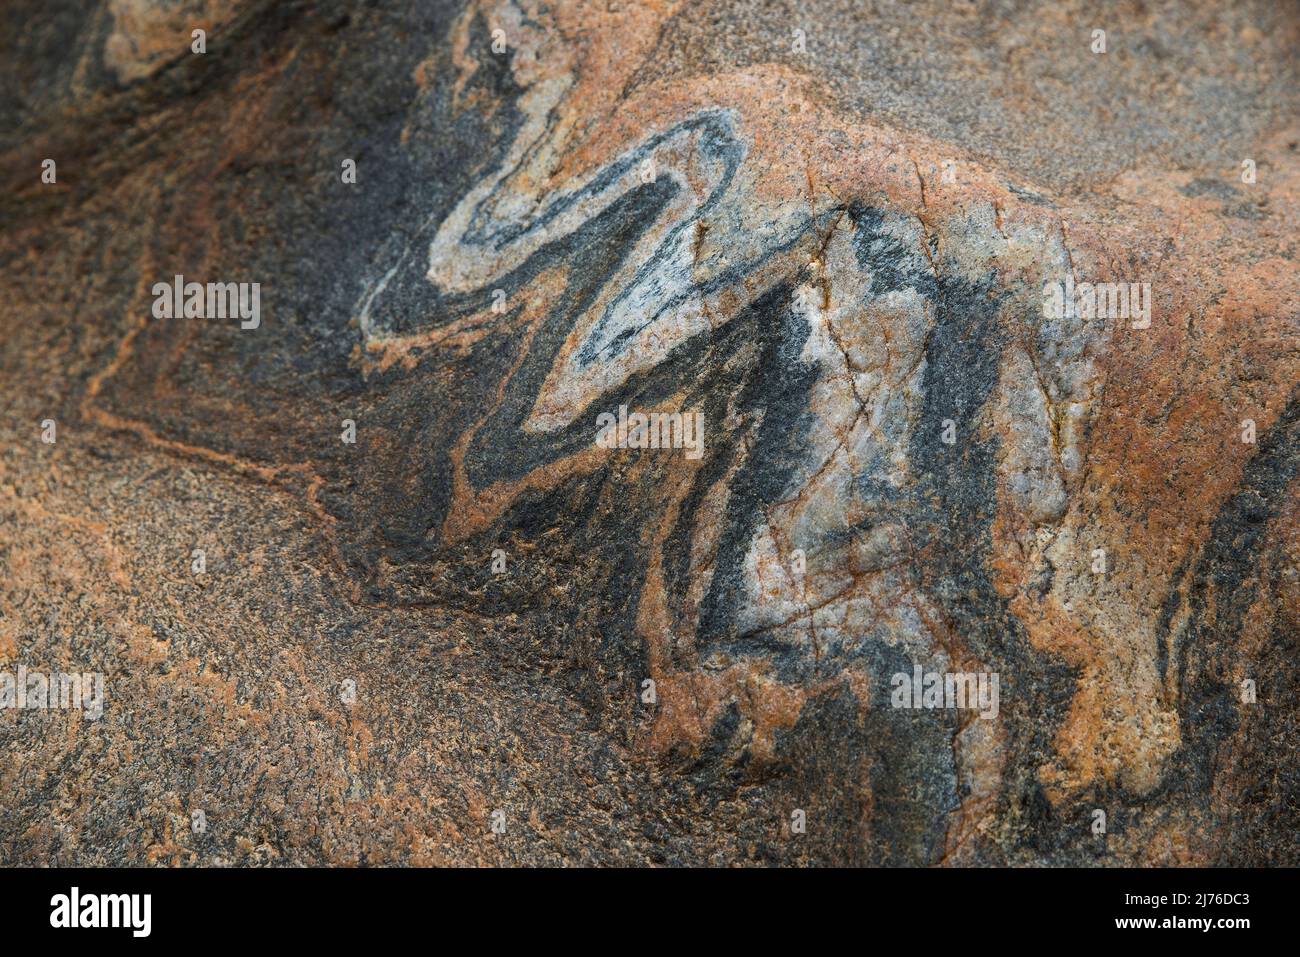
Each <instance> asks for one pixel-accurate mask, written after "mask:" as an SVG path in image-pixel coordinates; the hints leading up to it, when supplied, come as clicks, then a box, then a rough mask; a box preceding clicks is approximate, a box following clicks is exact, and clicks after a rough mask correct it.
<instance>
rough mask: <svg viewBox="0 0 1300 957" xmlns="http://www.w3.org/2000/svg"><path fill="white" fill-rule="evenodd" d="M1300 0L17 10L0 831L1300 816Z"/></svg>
mask: <svg viewBox="0 0 1300 957" xmlns="http://www.w3.org/2000/svg"><path fill="white" fill-rule="evenodd" d="M195 29H202V30H204V31H205V32H204V34H203V43H204V52H201V53H199V52H195V51H194V49H193V46H192V44H193V45H194V46H197V45H198V41H197V40H195V39H194V35H193V30H195ZM1095 31H1104V33H1105V36H1104V51H1103V50H1102V49H1099V45H1100V41H1099V37H1098V34H1097V33H1096V32H1095ZM1298 44H1300V8H1297V6H1296V5H1294V4H1291V3H1276V2H1268V0H1260V2H1244V3H1236V4H1230V5H1225V4H1212V3H1188V2H1148V3H1123V2H1121V3H1113V4H1101V5H1099V4H1096V3H1091V2H1088V3H1085V2H1082V0H1078V2H1064V3H1051V4H1048V3H1024V4H1005V3H991V4H984V3H980V4H975V3H969V4H964V3H933V4H931V3H892V2H890V3H885V2H882V3H857V2H821V0H816V2H810V3H805V2H800V3H779V2H768V0H724V2H700V3H683V4H677V3H646V4H642V3H603V2H600V3H588V2H581V0H561V2H558V3H550V4H539V3H531V2H523V0H521V2H518V3H512V2H500V3H498V2H494V0H484V2H471V3H469V4H457V3H399V2H372V3H345V2H319V3H306V2H276V3H271V2H258V0H234V2H222V0H180V2H168V3H164V2H158V0H109V2H100V3H94V2H61V0H14V2H10V3H6V4H5V5H4V7H3V9H0V131H3V133H4V135H3V138H2V139H0V186H2V187H3V188H2V190H0V227H2V228H0V402H2V404H3V408H4V414H3V415H2V416H0V673H13V674H17V672H18V669H19V668H20V667H21V668H23V669H25V671H26V673H28V674H30V673H33V672H36V673H45V674H48V673H53V672H78V673H87V674H97V675H101V676H102V680H103V688H104V697H103V713H102V715H100V716H98V717H97V718H96V717H93V716H91V714H90V713H89V712H88V711H86V710H85V709H80V710H79V709H77V708H38V707H33V706H31V704H30V701H29V702H28V704H27V705H26V706H18V705H17V704H16V702H11V705H10V706H8V707H3V708H0V751H2V753H3V755H4V760H3V762H0V863H6V864H23V865H37V864H133V865H136V864H156V865H198V864H203V865H285V864H336V865H354V864H370V865H374V864H457V865H459V864H485V865H521V864H522V865H531V864H575V865H594V864H631V865H651V864H655V865H663V864H669V865H684V864H689V865H736V864H740V865H809V864H840V865H933V864H945V865H959V866H962V865H1005V864H1013V865H1060V864H1084V865H1115V864H1129V865H1133V864H1137V865H1161V864H1174V865H1189V864H1251V865H1259V864H1292V865H1294V864H1297V863H1300V837H1298V836H1297V835H1298V834H1300V813H1298V811H1297V805H1298V802H1300V765H1298V760H1300V759H1298V758H1297V745H1298V744H1300V707H1298V705H1297V693H1300V676H1298V674H1297V667H1296V663H1297V654H1298V653H1300V631H1298V626H1300V573H1298V571H1297V561H1298V560H1300V537H1298V536H1297V531H1298V530H1300V476H1297V470H1298V469H1300V391H1298V390H1300V348H1298V343H1300V338H1298V336H1300V307H1298V306H1297V294H1298V293H1300V279H1298V276H1300V273H1298V272H1297V215H1298V213H1300V206H1298V204H1300V121H1298V119H1297V116H1298V114H1297V103H1298V100H1300V82H1297V79H1298V78H1297V75H1296V74H1297V70H1296V50H1297V46H1298ZM47 159H50V160H53V161H54V164H53V167H49V165H48V164H44V161H45V160H47ZM353 166H354V168H355V177H353V176H352V175H351V170H352V168H353ZM177 275H182V276H184V277H185V280H187V281H194V282H199V283H209V282H213V283H215V282H221V283H257V284H258V288H259V295H260V306H259V309H260V312H259V314H258V321H257V323H256V327H255V328H241V323H240V322H239V321H238V319H232V318H224V319H222V318H193V317H191V318H183V317H173V318H167V317H159V315H158V313H159V306H158V304H157V299H158V297H159V295H160V294H159V292H158V291H157V290H156V289H155V286H156V285H157V284H159V283H162V284H164V288H166V285H167V284H170V283H172V282H173V279H174V277H175V276H177ZM1067 284H1068V285H1067ZM1083 284H1123V287H1124V288H1125V289H1130V288H1131V289H1132V290H1133V295H1134V297H1135V298H1134V299H1133V301H1132V303H1130V305H1131V306H1132V307H1133V308H1132V312H1133V313H1134V315H1127V314H1125V315H1117V314H1114V311H1113V310H1112V311H1111V313H1110V314H1106V311H1105V310H1103V309H1102V308H1100V307H1099V308H1097V309H1081V310H1069V309H1065V310H1061V311H1060V312H1059V313H1058V312H1054V311H1053V310H1052V309H1050V308H1046V307H1045V297H1046V295H1047V293H1045V290H1050V289H1052V288H1057V289H1061V288H1073V289H1082V288H1084V286H1083ZM1130 284H1132V285H1131V286H1130ZM1114 288H1118V287H1114ZM1140 292H1141V293H1144V294H1145V298H1143V296H1142V295H1141V294H1140ZM1142 301H1144V302H1145V304H1146V308H1145V310H1143V311H1141V314H1140V315H1138V314H1139V312H1140V311H1139V310H1138V308H1137V304H1138V303H1139V302H1142ZM1111 304H1112V305H1113V303H1111ZM1078 313H1081V314H1078ZM624 406H625V407H627V410H631V414H635V413H638V412H639V413H651V412H661V413H667V414H671V413H691V414H694V413H699V416H700V418H699V422H700V423H701V432H700V434H699V435H698V436H697V438H699V439H700V440H701V441H699V442H698V443H697V446H696V447H695V448H694V449H691V448H680V447H678V448H641V449H638V448H609V447H606V446H607V445H608V443H605V442H603V441H600V442H598V441H597V440H598V432H599V429H598V425H597V423H598V416H600V415H601V414H602V413H608V414H610V415H612V416H615V417H617V416H618V415H619V410H620V407H624ZM692 421H694V420H693V419H692ZM349 423H350V424H349ZM353 435H354V436H355V441H348V439H350V438H352V437H353ZM668 444H670V443H668ZM200 553H201V554H200ZM917 669H920V671H919V674H920V675H922V676H924V675H925V674H930V673H933V674H937V675H940V676H941V677H942V676H945V675H953V674H957V673H960V674H969V675H978V676H981V678H982V679H983V678H987V679H989V680H992V679H993V678H996V680H997V682H998V698H997V706H996V708H989V709H985V711H984V712H980V711H977V710H976V709H973V708H969V707H967V708H962V707H956V706H954V707H949V704H950V702H946V701H945V702H940V706H938V707H915V708H909V707H900V706H899V697H898V695H899V688H900V687H901V685H900V681H899V679H898V678H896V676H898V675H903V676H905V678H906V681H905V682H903V684H905V685H906V686H907V689H908V690H909V691H910V688H911V679H912V676H914V675H916V674H917V673H918V672H917ZM917 680H918V681H921V680H922V678H917ZM3 693H4V688H3V679H2V677H0V704H3V703H4V702H3ZM994 711H995V712H996V713H992V712H994Z"/></svg>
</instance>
